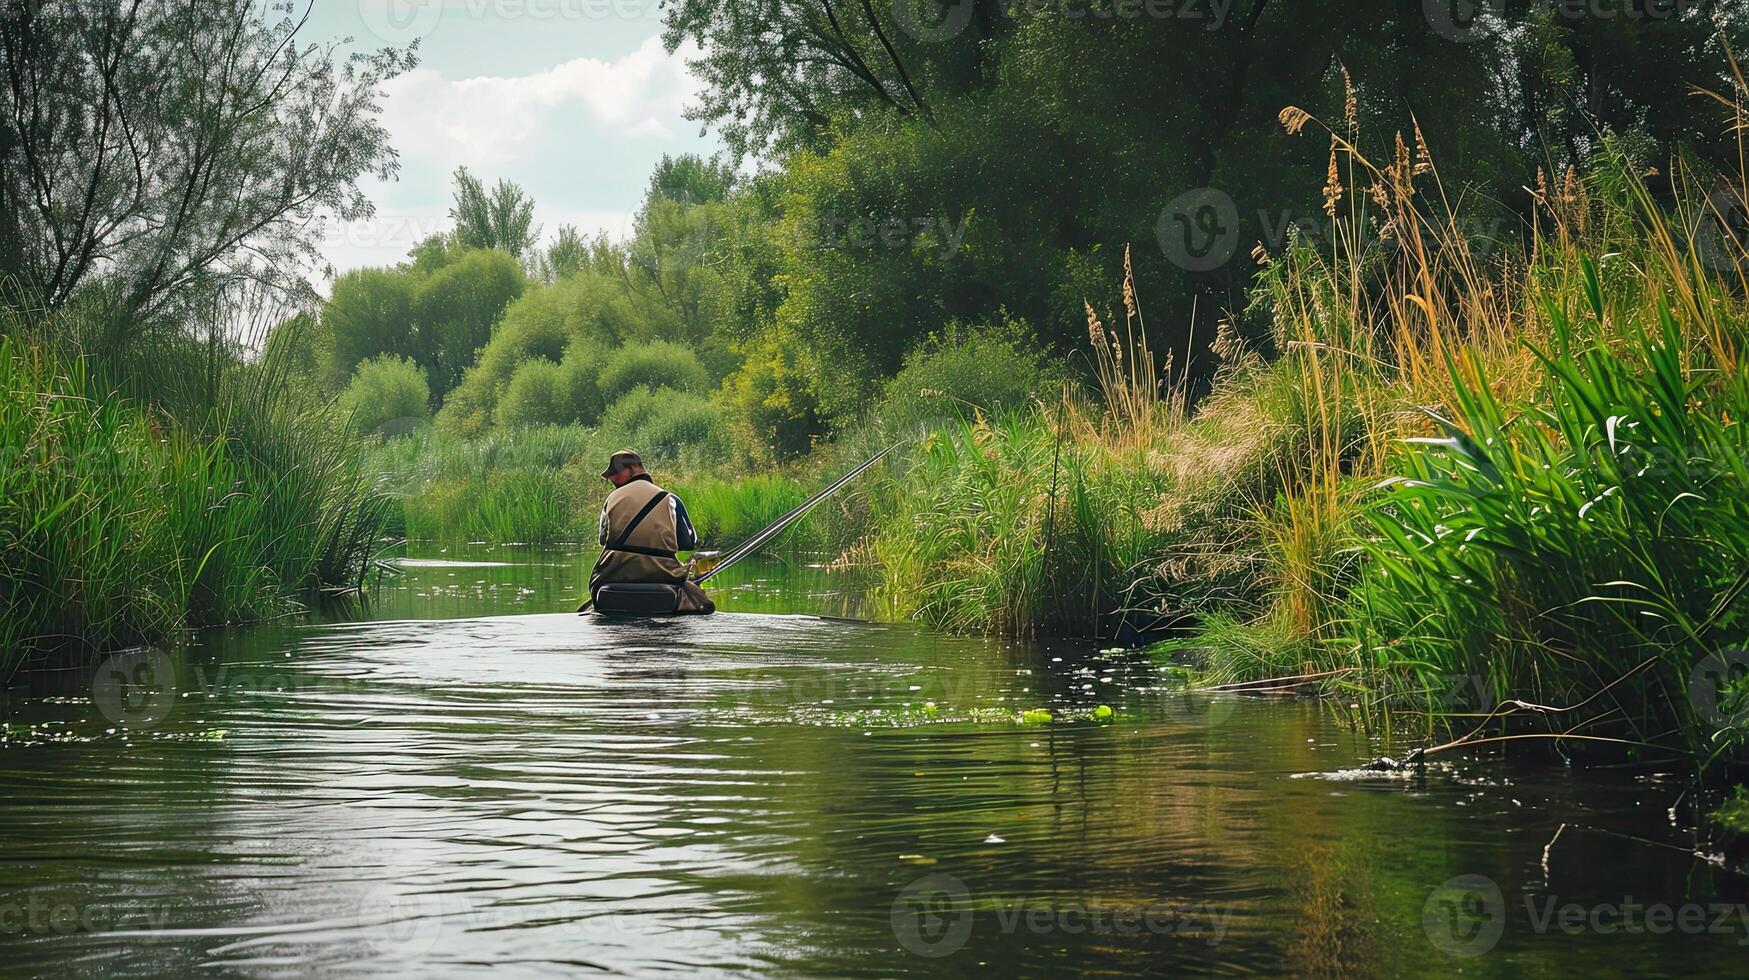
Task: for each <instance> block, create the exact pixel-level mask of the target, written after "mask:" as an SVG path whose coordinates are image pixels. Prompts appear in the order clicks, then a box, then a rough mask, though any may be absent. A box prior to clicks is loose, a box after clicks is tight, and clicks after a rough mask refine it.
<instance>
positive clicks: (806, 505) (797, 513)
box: [577, 442, 901, 613]
mask: <svg viewBox="0 0 1749 980" xmlns="http://www.w3.org/2000/svg"><path fill="white" fill-rule="evenodd" d="M900 445H901V444H900V443H897V442H895V443H893V444H892V445H891V446H888V447H887V448H885V449H883V450H881V451H880V452H878V453H875V454H874V455H873V456H870V457H869V458H868V459H866V460H863V462H862V463H861V464H860V465H858V466H857V467H856V468H855V469H853V470H851V471H850V472H848V473H846V474H844V475H843V476H841V477H839V478H838V479H836V480H834V481H832V482H831V483H830V484H828V485H827V486H826V487H825V488H824V489H822V490H820V491H819V492H817V493H815V494H814V495H813V496H812V497H809V498H808V499H806V500H804V501H802V502H801V503H800V504H797V505H796V506H795V508H794V509H792V510H790V512H789V513H787V514H784V515H783V516H782V517H779V518H778V519H777V520H775V521H772V522H771V523H770V524H769V525H767V526H766V527H765V528H763V529H762V530H760V531H759V532H758V533H757V534H755V535H753V536H752V537H750V538H748V539H747V540H745V541H743V542H741V543H740V544H738V545H736V546H735V547H734V548H733V549H731V550H730V551H729V553H728V554H726V555H724V556H723V557H722V558H721V559H719V560H718V561H717V563H716V565H715V566H714V567H713V568H711V570H710V571H708V572H705V573H704V574H703V575H700V576H699V577H698V578H696V579H694V580H693V582H694V583H695V584H697V585H703V584H704V582H705V580H706V579H708V578H710V577H711V576H712V575H715V574H716V573H718V572H720V571H722V570H723V569H725V568H728V567H729V566H730V565H733V564H735V563H736V562H738V561H740V560H741V559H743V558H745V557H747V556H748V555H750V554H752V553H753V552H755V551H758V550H759V549H760V548H761V547H763V546H764V545H765V544H766V542H768V541H770V540H771V539H772V538H775V537H777V536H778V535H779V534H781V533H783V531H784V529H785V528H787V527H789V526H790V525H791V524H794V523H795V522H796V521H799V520H801V519H802V518H803V517H804V516H806V514H807V513H808V511H810V510H813V509H814V507H815V506H817V505H818V504H819V503H820V502H821V501H824V500H825V499H826V498H827V497H830V496H832V495H833V494H834V493H837V492H838V490H839V489H840V488H842V487H843V486H844V485H845V484H847V483H849V482H850V481H851V480H854V479H856V478H857V477H859V476H861V475H862V474H863V473H865V472H867V470H868V468H869V467H871V466H873V465H874V464H876V463H878V462H880V461H881V460H882V459H885V458H886V456H887V454H888V453H890V452H892V451H893V450H895V449H897V448H899V446H900ZM594 604H595V598H594V597H593V596H591V597H590V598H588V599H585V600H583V604H582V605H581V606H578V607H577V611H578V612H580V613H582V612H588V611H589V607H590V606H592V605H594Z"/></svg>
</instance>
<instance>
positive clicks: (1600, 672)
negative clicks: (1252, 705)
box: [866, 109, 1749, 764]
mask: <svg viewBox="0 0 1749 980" xmlns="http://www.w3.org/2000/svg"><path fill="white" fill-rule="evenodd" d="M1296 113H1297V110H1291V109H1290V110H1287V111H1284V113H1283V116H1284V120H1286V121H1288V123H1289V125H1290V128H1296V127H1306V126H1308V125H1310V126H1312V127H1315V126H1316V121H1315V120H1311V119H1309V117H1303V114H1300V115H1296ZM1336 142H1337V144H1338V147H1339V153H1340V156H1341V162H1342V164H1344V165H1343V166H1341V167H1338V165H1337V164H1336V163H1333V164H1332V176H1333V178H1334V177H1335V175H1336V174H1337V173H1338V170H1340V171H1341V172H1345V173H1350V174H1359V175H1360V179H1359V180H1358V181H1354V182H1352V183H1351V184H1349V185H1343V184H1342V183H1340V182H1333V185H1332V188H1331V189H1330V192H1329V195H1328V196H1329V198H1330V199H1331V200H1332V201H1335V200H1342V201H1348V202H1354V203H1353V204H1352V205H1351V206H1350V207H1349V208H1347V210H1346V211H1345V212H1344V213H1342V214H1341V215H1340V216H1338V217H1335V218H1334V219H1333V220H1332V222H1331V228H1332V241H1335V242H1338V243H1340V244H1339V246H1338V247H1336V248H1334V249H1332V248H1331V247H1329V246H1328V245H1327V244H1326V245H1325V246H1323V247H1319V246H1318V245H1317V244H1316V243H1312V242H1296V243H1294V245H1292V246H1291V247H1290V248H1288V249H1287V250H1286V251H1285V252H1284V253H1283V254H1279V255H1261V254H1260V255H1259V258H1260V260H1261V261H1263V262H1264V263H1265V266H1266V268H1265V269H1264V271H1263V273H1262V276H1261V279H1260V282H1261V285H1262V289H1261V291H1260V295H1259V297H1258V298H1256V299H1254V301H1253V306H1254V308H1257V307H1262V308H1263V309H1265V310H1267V311H1268V313H1269V316H1270V318H1271V321H1272V325H1273V336H1272V338H1271V341H1272V345H1271V346H1273V348H1274V350H1275V351H1277V352H1278V356H1277V357H1276V358H1275V359H1273V360H1271V361H1269V362H1267V363H1265V362H1264V361H1263V360H1261V359H1259V358H1256V357H1252V356H1248V355H1246V354H1244V353H1243V352H1242V351H1235V352H1232V353H1235V354H1236V355H1237V356H1232V357H1227V358H1224V363H1223V365H1222V368H1221V372H1220V374H1219V375H1218V376H1217V378H1216V381H1215V386H1214V391H1213V393H1212V394H1210V395H1209V396H1208V397H1207V398H1206V399H1205V400H1204V401H1203V402H1202V403H1201V404H1200V405H1199V406H1198V408H1197V410H1196V411H1195V412H1194V413H1192V414H1190V415H1188V416H1186V415H1185V414H1184V413H1182V411H1181V410H1180V409H1179V408H1178V406H1177V405H1175V404H1174V403H1173V402H1172V400H1171V399H1170V398H1166V399H1161V400H1157V401H1156V402H1149V401H1148V399H1147V397H1146V393H1147V392H1148V391H1150V390H1152V391H1158V390H1160V389H1161V387H1164V388H1165V389H1166V390H1168V391H1170V390H1171V386H1172V383H1173V378H1172V377H1171V376H1170V375H1169V374H1166V375H1162V376H1161V377H1159V378H1155V377H1153V376H1151V375H1149V374H1147V373H1146V372H1144V373H1143V376H1142V377H1140V378H1139V379H1138V378H1137V377H1136V376H1135V375H1134V374H1133V373H1132V374H1131V375H1129V376H1125V377H1119V378H1117V379H1116V381H1117V386H1116V388H1117V390H1113V385H1112V384H1107V385H1106V386H1105V388H1106V390H1105V392H1104V397H1103V398H1102V399H1101V400H1100V403H1101V407H1098V408H1090V407H1088V406H1087V405H1085V404H1082V403H1079V402H1076V401H1073V400H1070V401H1068V402H1067V403H1066V404H1064V405H1061V406H1053V405H1050V404H1045V405H1041V406H1039V407H1038V408H1037V409H1035V410H1034V411H1033V412H1031V413H1028V414H1025V415H1021V416H1019V417H1014V418H1009V419H1005V420H1001V421H996V422H980V423H977V424H972V425H968V426H966V427H965V428H963V429H962V430H960V431H959V432H955V433H948V434H945V435H944V436H942V437H941V438H940V439H939V440H938V441H936V442H934V443H932V444H931V446H930V448H929V449H928V450H927V451H926V452H925V454H924V456H923V463H922V465H919V466H918V467H916V468H915V469H914V470H913V471H912V474H911V477H910V478H909V479H908V480H906V481H903V483H902V489H901V490H900V491H899V492H895V493H893V494H891V495H890V496H889V498H888V499H890V500H891V501H892V502H893V504H894V508H893V510H892V511H891V512H890V513H889V514H887V515H885V516H884V518H883V520H881V521H880V522H879V523H878V524H877V528H876V530H875V532H874V534H873V536H872V538H871V541H870V544H869V546H868V548H867V552H866V553H867V554H868V555H869V556H870V557H871V558H872V560H874V561H875V562H876V563H877V564H878V565H879V566H880V568H881V569H882V572H883V577H884V579H885V582H886V588H887V590H888V592H889V593H890V594H892V595H893V596H894V597H895V598H896V601H897V603H898V608H899V609H900V610H901V611H903V612H905V613H907V614H909V615H913V616H915V617H917V618H919V619H922V620H923V621H925V622H929V623H931V624H933V625H938V626H943V627H947V628H953V629H995V630H1002V631H1007V632H1031V631H1045V630H1056V629H1063V628H1068V629H1075V630H1081V631H1086V632H1096V633H1097V634H1098V635H1120V633H1121V631H1122V630H1124V629H1125V628H1129V627H1133V626H1134V625H1136V624H1138V623H1140V624H1155V623H1161V622H1163V623H1165V624H1169V625H1170V624H1176V625H1178V626H1180V627H1184V628H1187V629H1188V630H1189V634H1188V636H1183V637H1179V638H1177V639H1174V640H1173V641H1171V642H1169V643H1167V644H1165V645H1164V646H1163V647H1162V649H1163V650H1164V651H1166V652H1174V653H1177V654H1179V655H1183V656H1189V657H1190V658H1191V659H1192V660H1193V661H1194V662H1195V663H1196V664H1197V665H1198V667H1199V669H1200V670H1201V672H1202V674H1203V676H1204V677H1205V678H1206V679H1208V680H1209V681H1211V682H1214V681H1233V680H1247V679H1256V678H1264V677H1272V676H1286V675H1305V674H1320V675H1325V676H1326V677H1332V678H1335V680H1332V681H1330V684H1331V685H1334V686H1339V687H1341V688H1343V689H1344V690H1345V692H1346V696H1347V697H1350V698H1353V699H1358V700H1359V701H1362V702H1365V703H1366V704H1367V705H1368V706H1371V707H1376V708H1383V707H1385V706H1386V704H1387V703H1395V704H1399V705H1402V704H1407V705H1408V706H1412V707H1415V708H1417V709H1422V710H1425V711H1426V712H1427V717H1428V718H1429V723H1430V728H1437V727H1440V726H1441V725H1442V724H1443V723H1444V722H1445V721H1446V720H1447V719H1448V717H1451V716H1456V715H1459V714H1467V715H1470V716H1472V717H1471V718H1470V720H1469V722H1468V723H1467V724H1474V722H1475V721H1476V720H1477V719H1476V718H1475V717H1473V716H1476V715H1485V714H1488V713H1489V712H1491V711H1493V710H1494V709H1495V706H1496V705H1502V704H1509V703H1511V702H1513V701H1515V700H1516V701H1522V702H1528V703H1534V704H1537V705H1542V706H1547V707H1545V708H1543V709H1538V710H1539V711H1540V712H1541V714H1542V717H1543V718H1544V719H1545V720H1546V722H1547V723H1548V724H1549V725H1552V726H1554V727H1556V728H1559V729H1562V730H1565V731H1567V732H1573V733H1577V734H1579V735H1580V736H1581V739H1585V740H1591V741H1593V742H1594V743H1597V744H1598V745H1601V746H1603V747H1605V750H1606V751H1614V752H1618V753H1626V754H1643V753H1648V752H1650V753H1652V754H1653V755H1654V757H1655V756H1656V754H1657V753H1658V752H1659V751H1664V752H1669V753H1675V754H1680V755H1687V756H1690V757H1693V758H1696V759H1698V760H1701V761H1702V762H1703V764H1704V763H1711V762H1717V761H1723V760H1730V759H1732V758H1734V757H1736V756H1737V755H1738V754H1739V753H1740V751H1741V749H1742V746H1743V736H1744V733H1745V726H1744V722H1745V713H1744V711H1743V702H1742V700H1741V699H1742V697H1743V695H1744V694H1745V690H1744V688H1743V686H1742V685H1741V682H1740V680H1738V679H1737V677H1736V674H1735V672H1734V671H1733V667H1734V665H1735V660H1734V658H1735V657H1737V656H1738V654H1739V652H1740V650H1741V649H1742V646H1741V645H1742V644H1743V642H1744V641H1745V639H1746V638H1749V601H1746V599H1745V585H1746V584H1749V580H1746V579H1745V578H1744V574H1743V571H1742V570H1743V569H1744V568H1746V567H1749V469H1746V468H1745V463H1744V460H1745V459H1746V458H1749V436H1746V434H1745V429H1744V426H1743V424H1742V421H1741V420H1743V419H1744V418H1746V417H1749V383H1746V381H1745V378H1744V376H1743V374H1742V372H1741V369H1740V352H1741V351H1742V350H1743V349H1744V346H1745V343H1746V342H1749V309H1746V307H1745V304H1744V300H1743V285H1744V283H1745V281H1746V279H1745V271H1746V268H1745V262H1744V252H1743V249H1742V245H1741V242H1740V241H1738V240H1736V239H1735V238H1733V237H1732V236H1731V233H1730V231H1729V230H1728V228H1729V227H1731V226H1729V225H1728V223H1727V220H1728V214H1727V213H1726V212H1724V211H1721V210H1720V205H1719V204H1718V201H1719V200H1721V199H1722V198H1721V197H1720V196H1719V195H1718V194H1716V193H1715V194H1714V195H1713V196H1711V197H1708V196H1707V194H1706V193H1705V185H1704V184H1703V183H1701V181H1700V179H1699V178H1696V177H1693V176H1692V175H1687V174H1685V175H1684V176H1683V177H1682V178H1681V179H1679V180H1677V181H1675V182H1673V188H1672V189H1673V193H1674V200H1675V203H1674V204H1673V205H1672V204H1668V203H1664V199H1663V198H1662V197H1661V196H1660V195H1659V194H1657V193H1656V192H1655V191H1654V189H1653V188H1651V187H1649V186H1648V185H1647V184H1646V183H1645V182H1644V180H1643V178H1644V176H1645V170H1644V167H1643V165H1642V164H1636V163H1634V162H1632V161H1631V160H1629V159H1628V158H1626V157H1625V156H1620V155H1617V156H1612V157H1607V158H1603V159H1600V161H1599V163H1598V165H1597V167H1596V168H1595V169H1594V170H1593V171H1591V172H1589V173H1585V174H1580V173H1577V172H1569V173H1567V174H1565V175H1563V176H1562V177H1561V178H1560V179H1559V183H1558V186H1556V187H1550V186H1549V182H1548V181H1547V180H1543V181H1539V182H1538V183H1537V185H1536V188H1535V189H1534V190H1533V191H1532V192H1531V193H1532V194H1533V195H1534V197H1535V199H1536V200H1535V205H1536V209H1535V216H1534V221H1535V228H1534V233H1533V234H1532V235H1531V236H1530V238H1529V241H1528V243H1527V245H1526V246H1525V247H1524V249H1523V250H1522V251H1518V250H1511V249H1506V250H1494V251H1492V252H1484V251H1483V250H1482V249H1483V247H1484V246H1485V245H1486V244H1488V243H1484V242H1479V241H1477V240H1475V239H1473V238H1471V237H1470V236H1468V235H1466V234H1464V232H1463V229H1462V224H1461V220H1460V217H1459V216H1458V215H1456V214H1452V213H1450V212H1443V211H1442V210H1441V209H1442V207H1443V205H1442V204H1441V197H1440V196H1439V184H1438V175H1437V172H1436V171H1435V170H1434V168H1433V167H1432V163H1431V161H1430V160H1424V159H1422V158H1421V157H1420V156H1419V155H1418V154H1419V153H1421V152H1423V151H1421V150H1419V149H1418V150H1416V151H1414V153H1412V152H1411V151H1409V150H1408V149H1406V148H1405V147H1404V144H1403V143H1402V142H1401V141H1399V142H1398V151H1397V156H1396V158H1395V161H1394V162H1393V163H1391V164H1388V165H1385V166H1383V167H1375V166H1373V165H1372V164H1371V163H1370V162H1369V161H1367V160H1366V159H1365V158H1364V156H1362V155H1361V153H1360V151H1359V150H1358V149H1356V148H1353V147H1350V146H1349V145H1348V144H1347V142H1346V141H1345V140H1343V139H1341V138H1340V137H1338V138H1337V141H1336ZM1368 188H1370V193H1369V191H1368ZM1369 229H1376V234H1368V230H1369ZM1129 295H1131V292H1130V287H1129V284H1128V283H1127V282H1126V297H1128V296H1129ZM1089 316H1090V318H1091V317H1092V313H1091V311H1090V313H1089ZM1126 319H1127V320H1131V321H1134V323H1133V324H1126V326H1125V328H1124V329H1123V330H1122V331H1121V332H1120V331H1114V330H1112V329H1110V328H1106V327H1105V326H1104V325H1103V324H1100V323H1097V322H1091V323H1090V331H1091V335H1092V343H1093V344H1094V345H1095V347H1096V348H1097V346H1098V345H1099V344H1100V342H1101V340H1102V339H1103V340H1104V341H1105V342H1106V343H1107V344H1110V343H1111V342H1112V340H1111V338H1112V337H1113V336H1114V335H1116V336H1117V337H1118V338H1119V341H1118V342H1119V343H1120V344H1121V345H1122V348H1121V350H1122V353H1123V354H1124V355H1126V356H1127V360H1128V363H1130V364H1136V363H1138V362H1140V363H1143V364H1146V363H1147V360H1146V357H1145V354H1144V352H1143V351H1142V350H1141V349H1140V346H1139V342H1138V341H1137V340H1135V339H1133V338H1137V337H1139V336H1140V331H1139V329H1136V328H1139V326H1140V317H1139V316H1137V315H1135V313H1134V308H1133V306H1132V310H1131V315H1130V316H1129V317H1127V318H1126ZM1220 342H1221V341H1219V340H1218V341H1217V344H1219V343H1220ZM1138 381H1139V382H1140V383H1139V384H1138ZM1126 388H1127V389H1128V390H1127V391H1126V390H1125V389H1126ZM1138 402H1143V403H1147V407H1146V410H1145V412H1143V413H1140V414H1138V413H1136V412H1134V411H1127V412H1126V411H1119V410H1118V409H1117V408H1116V407H1114V406H1123V405H1131V404H1135V403H1138ZM1459 688H1464V689H1465V691H1466V695H1465V696H1464V697H1462V698H1458V699H1455V700H1454V698H1453V696H1452V695H1453V692H1454V690H1457V689H1459ZM1503 713H1511V709H1507V710H1505V711H1504V712H1503ZM1482 727H1483V729H1484V734H1486V733H1488V732H1490V731H1492V730H1493V729H1492V726H1488V725H1486V724H1485V723H1484V725H1483V726H1482ZM1543 731H1546V729H1543ZM1531 737H1541V736H1537V735H1532V736H1531ZM1576 741H1577V740H1576Z"/></svg>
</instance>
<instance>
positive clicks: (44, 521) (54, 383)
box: [0, 311, 385, 668]
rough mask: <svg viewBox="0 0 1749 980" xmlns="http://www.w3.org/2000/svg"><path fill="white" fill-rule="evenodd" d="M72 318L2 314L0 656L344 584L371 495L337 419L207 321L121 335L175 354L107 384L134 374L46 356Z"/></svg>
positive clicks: (362, 540)
mask: <svg viewBox="0 0 1749 980" xmlns="http://www.w3.org/2000/svg"><path fill="white" fill-rule="evenodd" d="M79 315H80V314H79V312H78V311H73V312H71V313H66V314H59V315H56V316H54V317H42V318H25V317H23V316H22V315H21V314H18V313H16V312H13V313H11V314H9V319H8V320H7V323H6V328H7V329H6V330H5V331H4V332H3V334H0V473H3V474H4V476H0V481H3V484H4V486H3V489H4V491H5V492H4V494H0V587H3V589H4V594H5V596H6V602H5V604H4V607H3V608H0V650H4V651H5V654H4V658H3V659H0V667H8V668H15V667H17V666H18V665H20V664H22V663H25V662H27V661H30V660H34V659H37V658H39V657H47V656H52V655H62V654H74V655H77V654H80V653H83V652H89V651H98V650H105V649H113V648H117V647H121V646H128V645H135V644H141V643H158V642H163V641H164V640H165V639H167V638H168V637H170V636H171V635H173V634H174V633H176V632H177V631H178V630H181V629H183V628H186V627H199V626H209V625H218V624H223V623H233V622H241V621H247V620H254V619H261V618H264V617H269V616H275V615H279V614H282V613H285V612H289V611H293V610H296V609H298V608H301V606H302V605H303V604H304V603H305V602H307V601H309V600H310V598H311V597H312V596H313V595H314V594H316V593H319V592H323V591H330V592H333V591H349V590H353V589H356V588H358V587H359V585H360V583H361V581H362V578H363V576H364V573H365V570H366V568H367V567H368V566H369V564H370V562H371V560H372V558H373V557H374V555H375V553H376V550H377V548H378V547H379V546H380V544H381V537H382V530H383V522H384V518H385V511H384V506H385V501H384V499H383V497H382V495H381V493H380V492H379V491H378V489H377V486H376V482H375V480H374V479H373V478H371V477H370V476H369V475H368V474H366V473H365V472H364V470H363V469H362V468H361V467H360V466H359V460H358V455H357V452H356V448H357V447H356V446H355V445H354V444H353V443H352V442H351V440H350V438H349V437H348V436H347V435H346V433H345V429H346V426H345V420H344V419H343V418H336V417H335V416H334V415H333V414H332V413H331V412H330V411H329V410H327V408H326V407H325V406H321V405H314V404H310V403H308V402H306V401H305V400H304V399H303V398H302V397H301V394H300V392H299V391H298V389H297V388H296V386H294V385H291V384H289V383H287V382H286V380H285V378H284V376H283V375H282V374H280V373H279V372H280V366H279V365H278V364H276V363H275V362H274V360H273V359H272V358H264V359H258V360H254V361H244V360H242V359H241V358H239V357H238V354H237V351H236V350H235V349H234V348H231V347H229V346H228V341H226V340H225V339H224V338H220V337H217V336H215V338H214V339H212V340H210V341H209V342H207V343H204V344H197V343H192V342H190V341H189V340H188V338H187V337H186V336H180V337H177V338H175V339H174V340H167V339H162V338H153V336H152V334H151V333H150V332H146V333H143V334H141V335H139V336H140V339H141V340H142V341H144V342H156V343H160V344H162V345H163V348H162V350H161V351H160V353H164V352H165V351H169V352H171V353H169V354H165V356H174V357H176V358H178V360H177V361H176V364H164V363H155V365H154V367H155V370H157V371H160V372H162V376H163V377H164V378H165V379H171V378H174V379H175V381H174V383H171V382H169V381H166V382H165V383H164V386H163V387H162V388H161V389H159V397H158V398H156V399H152V398H148V397H145V396H144V394H136V395H127V394H123V393H122V389H123V388H124V387H126V388H128V389H129V390H133V391H136V392H142V393H143V392H146V391H149V390H151V387H152V379H151V378H149V377H145V376H143V375H134V376H131V377H129V378H128V379H126V380H127V384H126V385H125V386H124V385H123V384H122V383H121V382H120V381H118V380H117V372H118V371H120V370H122V369H123V368H124V367H125V364H126V363H127V361H128V358H126V357H119V356H118V357H117V358H115V359H114V362H112V363H109V364H107V365H105V364H103V362H101V361H98V360H96V359H94V358H91V357H88V356H85V355H81V354H76V353H75V354H67V353H63V351H64V350H67V349H74V350H76V349H77V348H78V346H79V340H78V332H79V330H80V329H81V328H82V327H84V326H86V325H84V324H80V323H78V322H68V320H70V319H73V318H76V317H77V316H79ZM177 365H180V370H178V369H177ZM100 368H101V369H100Z"/></svg>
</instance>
